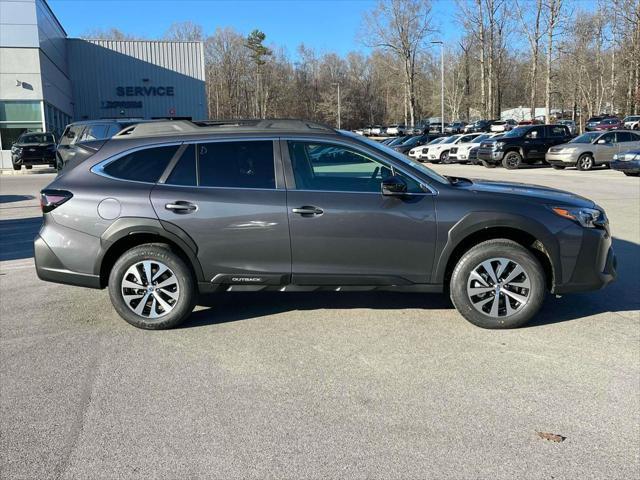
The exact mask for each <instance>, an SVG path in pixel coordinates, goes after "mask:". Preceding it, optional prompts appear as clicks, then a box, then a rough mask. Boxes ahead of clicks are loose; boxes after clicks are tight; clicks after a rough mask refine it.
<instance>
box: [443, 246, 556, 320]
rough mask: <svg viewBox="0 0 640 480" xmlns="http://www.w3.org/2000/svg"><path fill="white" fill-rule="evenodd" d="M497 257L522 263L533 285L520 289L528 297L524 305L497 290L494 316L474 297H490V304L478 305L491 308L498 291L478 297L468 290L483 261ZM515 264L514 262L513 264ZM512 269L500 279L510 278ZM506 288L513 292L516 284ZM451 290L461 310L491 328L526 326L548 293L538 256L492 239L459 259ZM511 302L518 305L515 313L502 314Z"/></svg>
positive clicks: (450, 285)
mask: <svg viewBox="0 0 640 480" xmlns="http://www.w3.org/2000/svg"><path fill="white" fill-rule="evenodd" d="M497 258H499V259H506V260H508V261H510V262H514V263H515V264H517V265H519V266H520V267H521V268H522V269H523V270H524V275H525V276H526V278H527V279H528V281H529V285H530V288H529V289H523V290H518V292H519V295H522V296H526V297H527V301H526V302H525V303H524V304H518V303H517V302H516V303H513V302H514V301H515V300H512V299H511V297H509V296H508V295H506V294H504V293H502V295H500V293H497V295H498V306H499V311H498V316H491V315H490V314H489V313H490V312H489V313H485V312H483V311H480V310H478V309H477V308H476V306H474V304H473V303H472V300H471V297H473V298H476V300H477V303H476V305H478V303H479V302H482V300H484V299H487V300H488V303H486V304H485V307H478V308H490V307H492V306H493V304H494V303H495V300H490V299H489V297H491V296H492V297H493V298H495V296H496V292H494V291H493V290H491V291H490V292H487V293H482V294H479V295H476V296H474V295H471V294H469V293H468V292H467V287H468V285H469V286H470V285H473V283H472V282H474V280H473V279H471V278H470V276H471V274H472V272H473V271H474V270H477V268H479V267H480V264H481V263H482V262H485V261H487V260H491V259H497ZM511 265H512V264H511V263H510V264H509V266H511ZM508 268H509V267H507V269H505V270H504V274H503V275H502V276H500V277H499V278H501V279H502V280H505V279H508V275H509V272H510V271H513V270H509V269H508ZM518 278H524V277H515V279H514V280H516V279H518ZM512 281H513V280H512ZM487 284H488V285H490V282H487ZM476 285H477V284H476ZM492 288H493V287H492ZM502 288H503V291H504V290H509V291H512V288H514V287H510V288H509V289H506V288H504V287H502ZM449 291H450V295H451V301H452V302H453V304H454V305H455V307H456V309H457V310H458V312H460V314H461V315H462V316H463V317H464V318H465V319H467V320H468V321H469V322H471V323H473V324H474V325H476V326H478V327H481V328H491V329H504V328H517V327H521V326H523V325H525V324H526V323H527V322H528V321H529V320H531V318H532V317H533V316H534V315H535V314H536V313H537V312H538V311H539V310H540V307H541V306H542V302H543V301H544V298H545V294H546V282H545V273H544V269H543V268H542V265H541V264H540V262H539V261H538V259H537V258H536V257H535V256H534V255H533V254H532V253H531V252H530V251H529V250H527V249H526V248H525V247H523V246H522V245H520V244H519V243H516V242H514V241H512V240H507V239H495V240H488V241H486V242H482V243H479V244H478V245H476V246H474V247H472V248H471V249H469V250H468V251H467V252H466V253H465V254H464V255H463V256H462V258H461V259H460V260H459V261H458V263H457V265H456V267H455V269H454V270H453V274H452V275H451V281H450V284H449ZM514 293H515V292H514ZM470 295H471V297H470ZM503 299H504V300H503ZM507 301H508V302H510V303H509V307H510V308H514V309H515V312H514V313H512V314H510V315H503V316H500V313H506V312H507V310H506V305H505V304H504V302H507ZM518 305H520V306H518Z"/></svg>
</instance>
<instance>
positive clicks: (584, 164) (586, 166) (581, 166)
mask: <svg viewBox="0 0 640 480" xmlns="http://www.w3.org/2000/svg"><path fill="white" fill-rule="evenodd" d="M593 165H594V161H593V157H592V156H591V154H590V153H583V154H582V155H580V158H578V162H577V163H576V167H577V168H578V170H580V171H583V172H584V171H587V170H591V169H592V168H593Z"/></svg>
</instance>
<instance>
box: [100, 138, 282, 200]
mask: <svg viewBox="0 0 640 480" xmlns="http://www.w3.org/2000/svg"><path fill="white" fill-rule="evenodd" d="M230 141H236V142H244V141H263V142H272V143H274V147H273V168H274V172H276V173H277V168H276V151H275V149H276V145H275V143H276V142H278V141H279V138H278V137H273V136H271V137H224V138H214V139H209V138H207V139H191V140H184V141H183V140H180V141H173V142H162V143H154V144H147V145H140V146H137V147H132V148H129V149H127V150H123V151H122V152H119V153H116V154H115V155H113V156H111V157H109V158H105V159H104V160H101V161H100V162H98V163H96V164H95V165H94V166H93V167H91V168H90V169H89V171H90V172H91V173H93V174H95V175H99V176H101V177H104V178H108V179H110V180H117V181H119V182H129V183H139V184H141V185H166V186H170V187H183V188H224V189H229V190H264V191H285V190H286V188H280V187H277V183H278V182H277V181H276V187H274V188H248V187H215V186H207V185H174V184H172V183H161V182H160V180H161V178H162V177H163V176H164V174H165V173H167V172H166V170H167V169H166V168H165V170H164V171H163V172H161V173H160V175H159V176H158V180H156V181H155V182H144V181H142V180H129V179H126V178H118V177H114V176H112V175H109V174H107V173H105V171H104V168H105V167H106V166H107V165H109V164H110V163H111V162H115V161H116V160H119V159H120V158H122V157H124V156H126V155H129V154H131V153H135V152H138V151H140V150H147V149H150V148H157V147H171V146H174V145H177V146H178V147H180V146H182V145H196V144H200V143H218V142H230ZM178 151H179V148H178V150H177V151H176V154H177V153H178ZM182 153H184V151H183V152H182ZM180 157H182V154H180ZM172 160H173V157H172V159H171V160H169V164H167V167H169V166H170V165H171V162H172ZM176 163H177V162H176ZM174 167H175V165H174ZM197 168H198V162H197V161H196V169H197ZM171 171H173V169H171ZM170 173H171V172H169V174H170ZM167 177H168V175H167Z"/></svg>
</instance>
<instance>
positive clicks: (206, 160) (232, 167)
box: [197, 140, 276, 189]
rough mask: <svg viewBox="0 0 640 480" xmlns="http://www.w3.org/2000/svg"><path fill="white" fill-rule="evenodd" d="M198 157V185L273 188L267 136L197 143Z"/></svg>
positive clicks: (274, 183)
mask: <svg viewBox="0 0 640 480" xmlns="http://www.w3.org/2000/svg"><path fill="white" fill-rule="evenodd" d="M197 158H198V172H199V176H200V178H199V185H201V186H205V187H233V188H269V189H271V188H276V174H275V167H274V162H273V142H272V141H270V140H269V141H241V142H214V143H200V144H198V145H197Z"/></svg>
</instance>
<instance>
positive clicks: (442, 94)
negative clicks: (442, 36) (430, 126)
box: [431, 40, 444, 133]
mask: <svg viewBox="0 0 640 480" xmlns="http://www.w3.org/2000/svg"><path fill="white" fill-rule="evenodd" d="M431 43H435V44H440V127H441V129H442V133H444V42H443V41H442V40H434V41H433V42H431Z"/></svg>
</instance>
